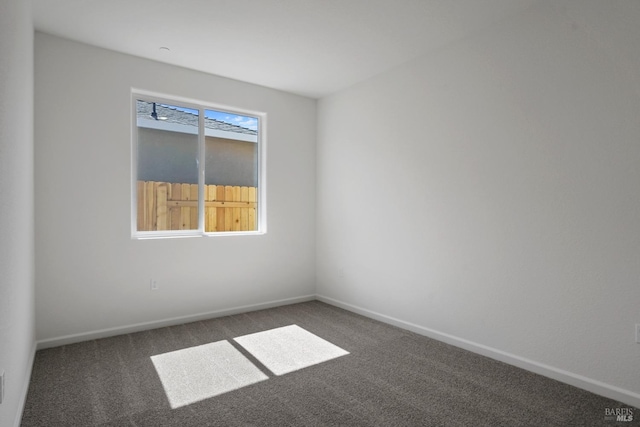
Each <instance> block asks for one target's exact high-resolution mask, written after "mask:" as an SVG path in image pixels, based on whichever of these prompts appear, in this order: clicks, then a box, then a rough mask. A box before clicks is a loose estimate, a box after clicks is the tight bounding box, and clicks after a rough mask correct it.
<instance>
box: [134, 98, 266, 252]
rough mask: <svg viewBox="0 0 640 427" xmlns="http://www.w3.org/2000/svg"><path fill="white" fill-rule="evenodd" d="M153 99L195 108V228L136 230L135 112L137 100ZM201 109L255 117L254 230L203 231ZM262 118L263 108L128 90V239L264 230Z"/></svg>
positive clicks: (249, 233) (264, 184)
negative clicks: (129, 186) (196, 199)
mask: <svg viewBox="0 0 640 427" xmlns="http://www.w3.org/2000/svg"><path fill="white" fill-rule="evenodd" d="M138 100H141V101H146V102H155V103H158V104H168V105H173V106H177V107H184V108H191V109H194V110H198V158H197V163H198V228H197V229H193V230H159V231H158V230H156V231H139V230H138V221H137V214H138V189H137V181H138V114H137V101H138ZM205 110H216V111H220V112H225V113H229V114H232V115H241V116H249V117H254V118H257V119H258V128H257V132H258V135H257V142H256V144H257V157H258V161H257V165H256V167H257V169H258V170H257V173H256V175H257V177H258V183H257V187H258V188H257V191H256V202H257V207H256V230H251V231H210V232H207V231H205V195H204V189H205V187H204V186H205V163H206V162H205V141H206V135H205V127H204V118H205ZM266 121H267V114H266V113H264V112H258V111H251V110H245V109H241V108H237V107H229V106H226V105H221V104H216V103H211V102H204V101H199V100H193V99H187V98H183V97H176V96H169V95H161V94H157V93H153V92H148V91H145V90H139V89H132V90H131V213H130V215H131V238H132V239H136V240H138V239H165V238H182V237H218V236H255V235H262V234H266V232H267V203H266V199H267V198H266V181H267V179H266V178H267V176H266V175H267V174H266V141H267V138H266Z"/></svg>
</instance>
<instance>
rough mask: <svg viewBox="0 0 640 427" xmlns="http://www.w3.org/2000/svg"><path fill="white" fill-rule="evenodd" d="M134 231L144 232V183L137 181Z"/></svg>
mask: <svg viewBox="0 0 640 427" xmlns="http://www.w3.org/2000/svg"><path fill="white" fill-rule="evenodd" d="M136 198H137V200H136V205H137V211H136V224H137V225H136V230H138V231H146V229H145V228H144V227H145V225H144V208H145V203H144V201H145V198H144V182H143V181H138V182H137V183H136Z"/></svg>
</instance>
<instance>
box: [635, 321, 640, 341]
mask: <svg viewBox="0 0 640 427" xmlns="http://www.w3.org/2000/svg"><path fill="white" fill-rule="evenodd" d="M636 342H637V343H638V344H640V323H636Z"/></svg>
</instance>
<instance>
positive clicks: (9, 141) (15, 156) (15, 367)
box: [0, 0, 35, 427]
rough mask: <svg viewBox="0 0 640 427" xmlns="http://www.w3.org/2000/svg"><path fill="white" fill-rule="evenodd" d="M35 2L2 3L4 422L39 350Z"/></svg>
mask: <svg viewBox="0 0 640 427" xmlns="http://www.w3.org/2000/svg"><path fill="white" fill-rule="evenodd" d="M30 4H31V2H29V1H24V0H3V1H2V4H1V5H0V371H4V372H5V392H4V400H3V401H2V404H0V426H3V427H5V426H7V427H8V426H14V425H18V423H16V421H17V420H18V419H19V418H18V417H20V415H21V410H22V404H23V403H24V398H25V397H26V392H27V388H26V386H27V385H28V382H29V374H30V372H31V362H32V361H33V359H32V356H33V350H34V341H35V340H34V322H35V319H34V317H35V313H34V302H33V298H34V297H33V293H34V290H33V280H34V279H33V269H34V243H33V236H34V225H33V212H34V202H33V25H32V22H31V7H30Z"/></svg>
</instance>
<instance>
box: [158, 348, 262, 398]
mask: <svg viewBox="0 0 640 427" xmlns="http://www.w3.org/2000/svg"><path fill="white" fill-rule="evenodd" d="M151 361H152V362H153V365H154V366H155V368H156V371H157V372H158V376H159V377H160V381H161V382H162V386H163V387H164V390H165V393H166V395H167V398H168V400H169V405H170V406H171V408H172V409H176V408H179V407H181V406H185V405H190V404H192V403H195V402H199V401H201V400H204V399H208V398H210V397H214V396H218V395H220V394H223V393H227V392H229V391H232V390H236V389H238V388H241V387H245V386H248V385H250V384H254V383H257V382H260V381H264V380H266V379H268V378H269V377H267V376H266V375H265V374H264V373H263V372H262V371H260V369H258V368H257V367H256V366H255V365H254V364H253V363H251V362H250V361H249V359H247V358H246V357H244V356H243V355H242V353H240V352H239V351H238V350H236V349H235V348H234V347H233V345H232V344H231V343H229V342H228V341H218V342H214V343H210V344H205V345H200V346H196V347H189V348H185V349H182V350H177V351H172V352H169V353H164V354H158V355H155V356H151Z"/></svg>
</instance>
